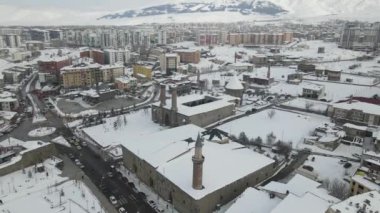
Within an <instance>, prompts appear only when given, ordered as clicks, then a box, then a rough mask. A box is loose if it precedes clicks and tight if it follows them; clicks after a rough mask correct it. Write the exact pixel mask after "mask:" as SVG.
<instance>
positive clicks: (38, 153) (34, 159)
mask: <svg viewBox="0 0 380 213" xmlns="http://www.w3.org/2000/svg"><path fill="white" fill-rule="evenodd" d="M52 155H57V150H56V148H55V145H54V144H52V143H50V144H48V145H46V146H42V147H40V148H38V149H34V150H31V151H28V152H25V153H23V154H22V159H21V160H20V161H17V162H15V163H13V164H10V165H9V166H7V167H5V168H2V169H0V176H3V175H6V174H9V173H12V172H15V171H17V170H20V169H22V168H26V167H29V166H32V165H35V164H37V163H40V162H41V161H43V160H44V159H47V158H48V157H50V156H52Z"/></svg>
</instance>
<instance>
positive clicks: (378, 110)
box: [332, 101, 380, 115]
mask: <svg viewBox="0 0 380 213" xmlns="http://www.w3.org/2000/svg"><path fill="white" fill-rule="evenodd" d="M332 106H333V107H334V108H339V109H344V110H358V111H363V112H365V113H368V114H373V115H380V106H379V105H376V104H369V103H365V102H359V101H352V102H351V103H350V102H342V103H335V104H332Z"/></svg>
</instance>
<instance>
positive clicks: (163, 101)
mask: <svg viewBox="0 0 380 213" xmlns="http://www.w3.org/2000/svg"><path fill="white" fill-rule="evenodd" d="M160 89H161V91H160V101H161V103H160V106H161V107H163V106H165V105H166V85H165V84H161V85H160Z"/></svg>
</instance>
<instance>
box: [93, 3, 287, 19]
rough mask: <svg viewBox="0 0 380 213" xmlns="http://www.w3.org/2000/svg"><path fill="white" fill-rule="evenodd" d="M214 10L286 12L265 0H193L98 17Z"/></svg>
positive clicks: (250, 12)
mask: <svg viewBox="0 0 380 213" xmlns="http://www.w3.org/2000/svg"><path fill="white" fill-rule="evenodd" d="M214 12H230V13H240V14H242V15H252V14H265V15H273V16H274V15H278V14H281V13H286V12H287V11H286V10H284V9H283V8H282V7H279V6H278V5H276V4H274V3H272V2H270V1H267V0H216V1H203V2H202V1H196V0H194V1H183V2H178V3H167V4H161V5H157V6H152V7H146V8H142V9H140V10H126V11H122V12H117V13H112V14H108V15H105V16H103V17H101V18H100V19H117V18H134V17H144V16H157V15H165V14H172V15H175V14H189V13H214Z"/></svg>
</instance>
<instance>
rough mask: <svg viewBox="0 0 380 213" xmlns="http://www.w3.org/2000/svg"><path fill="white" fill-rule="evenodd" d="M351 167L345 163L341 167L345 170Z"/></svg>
mask: <svg viewBox="0 0 380 213" xmlns="http://www.w3.org/2000/svg"><path fill="white" fill-rule="evenodd" d="M351 166H352V164H351V163H348V162H347V163H345V164H344V165H343V167H344V168H345V169H348V168H350V167H351Z"/></svg>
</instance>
